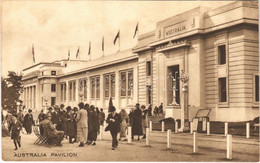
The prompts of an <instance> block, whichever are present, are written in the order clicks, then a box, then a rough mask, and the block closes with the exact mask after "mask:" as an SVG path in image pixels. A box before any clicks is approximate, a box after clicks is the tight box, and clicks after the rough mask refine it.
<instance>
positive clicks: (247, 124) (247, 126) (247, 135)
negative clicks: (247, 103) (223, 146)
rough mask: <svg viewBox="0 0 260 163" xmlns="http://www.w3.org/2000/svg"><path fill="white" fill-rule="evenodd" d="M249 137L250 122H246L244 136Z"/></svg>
mask: <svg viewBox="0 0 260 163" xmlns="http://www.w3.org/2000/svg"><path fill="white" fill-rule="evenodd" d="M249 137H250V123H249V122H247V123H246V138H247V139H249Z"/></svg>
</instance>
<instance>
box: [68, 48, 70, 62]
mask: <svg viewBox="0 0 260 163" xmlns="http://www.w3.org/2000/svg"><path fill="white" fill-rule="evenodd" d="M68 60H70V50H69V51H68Z"/></svg>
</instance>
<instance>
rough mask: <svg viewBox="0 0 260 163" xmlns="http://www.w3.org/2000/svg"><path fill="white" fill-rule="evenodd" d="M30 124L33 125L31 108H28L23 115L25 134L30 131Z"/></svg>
mask: <svg viewBox="0 0 260 163" xmlns="http://www.w3.org/2000/svg"><path fill="white" fill-rule="evenodd" d="M32 125H34V121H33V115H32V110H31V109H29V111H28V113H27V114H26V115H25V117H24V128H25V131H26V132H27V134H31V133H32Z"/></svg>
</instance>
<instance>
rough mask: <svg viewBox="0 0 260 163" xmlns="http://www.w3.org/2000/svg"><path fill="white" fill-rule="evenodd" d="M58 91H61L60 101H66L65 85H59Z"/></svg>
mask: <svg viewBox="0 0 260 163" xmlns="http://www.w3.org/2000/svg"><path fill="white" fill-rule="evenodd" d="M60 89H61V91H60V94H61V95H60V96H61V97H60V99H61V101H66V83H61V85H60Z"/></svg>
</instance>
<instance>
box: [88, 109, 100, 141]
mask: <svg viewBox="0 0 260 163" xmlns="http://www.w3.org/2000/svg"><path fill="white" fill-rule="evenodd" d="M90 110H91V111H92V114H91V116H92V118H91V120H92V122H91V123H90V124H91V127H90V128H91V130H90V134H91V137H90V141H91V144H92V145H96V141H97V135H98V132H99V129H100V124H99V115H98V113H97V110H96V109H95V107H94V106H93V105H91V106H90Z"/></svg>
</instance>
